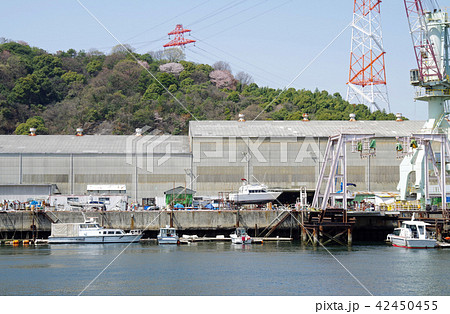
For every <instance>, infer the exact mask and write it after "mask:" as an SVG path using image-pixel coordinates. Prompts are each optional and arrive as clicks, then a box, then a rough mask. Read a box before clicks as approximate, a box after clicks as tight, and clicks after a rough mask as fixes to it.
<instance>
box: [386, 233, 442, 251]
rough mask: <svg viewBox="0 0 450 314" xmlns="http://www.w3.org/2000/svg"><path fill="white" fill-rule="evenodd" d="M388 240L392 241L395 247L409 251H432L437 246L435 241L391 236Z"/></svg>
mask: <svg viewBox="0 0 450 314" xmlns="http://www.w3.org/2000/svg"><path fill="white" fill-rule="evenodd" d="M388 239H389V240H390V241H391V243H392V245H393V246H396V247H403V248H407V249H431V248H435V247H436V246H437V243H436V240H435V239H414V238H405V237H400V236H396V235H389V236H388Z"/></svg>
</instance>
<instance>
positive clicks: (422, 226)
mask: <svg viewBox="0 0 450 314" xmlns="http://www.w3.org/2000/svg"><path fill="white" fill-rule="evenodd" d="M427 225H428V224H427V223H425V222H423V221H404V222H402V225H401V227H400V228H396V229H395V230H394V232H393V235H396V236H400V237H407V238H414V239H427V238H428V237H427V230H426V226H427Z"/></svg>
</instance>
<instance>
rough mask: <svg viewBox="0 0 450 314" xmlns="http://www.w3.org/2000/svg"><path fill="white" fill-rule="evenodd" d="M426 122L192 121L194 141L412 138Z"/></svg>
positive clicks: (190, 125)
mask: <svg viewBox="0 0 450 314" xmlns="http://www.w3.org/2000/svg"><path fill="white" fill-rule="evenodd" d="M424 124H425V121H412V120H408V121H401V122H397V121H392V120H390V121H335V120H334V121H328V120H326V121H325V120H313V121H308V122H303V121H298V120H297V121H261V120H258V121H246V122H238V121H190V123H189V135H190V136H191V137H194V138H195V137H329V136H332V135H337V134H340V133H351V134H353V133H359V134H372V133H374V134H375V136H376V137H396V136H409V135H411V134H412V133H417V132H419V131H420V129H421V128H422V126H423V125H424Z"/></svg>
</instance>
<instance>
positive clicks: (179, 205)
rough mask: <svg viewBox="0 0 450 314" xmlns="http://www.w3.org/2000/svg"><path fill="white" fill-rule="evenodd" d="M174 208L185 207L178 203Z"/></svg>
mask: <svg viewBox="0 0 450 314" xmlns="http://www.w3.org/2000/svg"><path fill="white" fill-rule="evenodd" d="M173 208H184V206H183V205H181V204H180V203H176V204H175V206H173Z"/></svg>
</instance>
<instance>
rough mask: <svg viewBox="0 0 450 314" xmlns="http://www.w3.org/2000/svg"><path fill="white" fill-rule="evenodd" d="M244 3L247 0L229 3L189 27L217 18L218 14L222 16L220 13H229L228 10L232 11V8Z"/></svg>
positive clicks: (236, 0)
mask: <svg viewBox="0 0 450 314" xmlns="http://www.w3.org/2000/svg"><path fill="white" fill-rule="evenodd" d="M236 2H237V3H236ZM242 2H245V0H235V1H233V2H231V3H228V4H226V5H224V6H223V7H220V8H219V9H217V10H215V11H212V12H210V13H209V14H207V15H206V16H204V17H201V18H199V19H197V20H196V21H194V22H191V23H189V26H192V25H195V24H197V23H200V22H203V21H206V20H207V19H210V18H212V17H214V16H216V15H217V14H220V13H222V12H225V11H227V10H229V9H232V8H234V7H236V6H238V5H239V4H241V3H242Z"/></svg>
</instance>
